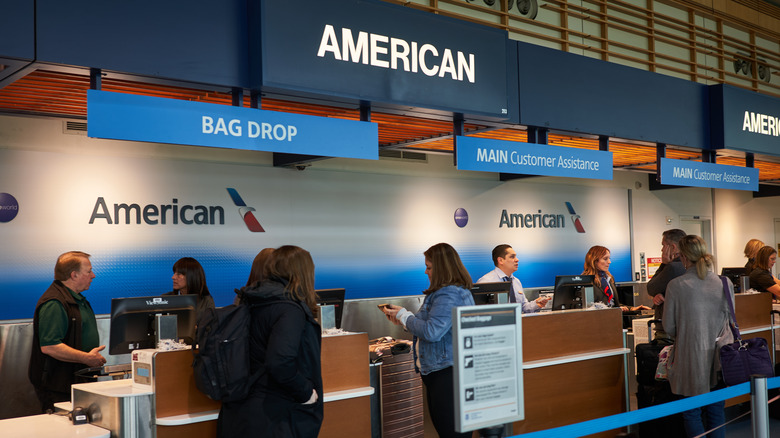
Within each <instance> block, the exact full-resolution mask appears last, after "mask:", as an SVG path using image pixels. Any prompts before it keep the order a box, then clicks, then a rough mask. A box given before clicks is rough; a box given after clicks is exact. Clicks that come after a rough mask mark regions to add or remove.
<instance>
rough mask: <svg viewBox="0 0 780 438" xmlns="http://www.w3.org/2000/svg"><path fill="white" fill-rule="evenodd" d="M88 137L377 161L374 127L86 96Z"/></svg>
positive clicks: (252, 110) (111, 95) (225, 108)
mask: <svg viewBox="0 0 780 438" xmlns="http://www.w3.org/2000/svg"><path fill="white" fill-rule="evenodd" d="M87 129H88V131H87V134H88V136H89V137H97V138H110V139H115V140H131V141H146V142H155V143H172V144H183V145H193V146H210V147H218V148H227V149H247V150H256V151H265V152H282V153H291V154H303V155H320V156H328V157H343V158H362V159H369V160H376V159H378V158H379V149H378V147H377V145H378V143H379V130H378V127H377V124H376V123H371V122H361V121H355V120H345V119H336V118H326V117H316V116H309V115H303V114H292V113H283V112H277V111H265V110H260V109H256V108H244V107H238V106H229V105H217V104H211V103H203V102H189V101H183V100H176V99H165V98H160V97H149V96H136V95H131V94H124V93H112V92H107V91H99V90H89V91H87Z"/></svg>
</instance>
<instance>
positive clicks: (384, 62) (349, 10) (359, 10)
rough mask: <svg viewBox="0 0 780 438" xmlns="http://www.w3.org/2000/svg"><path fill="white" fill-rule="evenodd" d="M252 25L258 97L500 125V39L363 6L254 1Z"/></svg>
mask: <svg viewBox="0 0 780 438" xmlns="http://www.w3.org/2000/svg"><path fill="white" fill-rule="evenodd" d="M259 17H260V20H261V23H260V24H259V26H260V28H261V29H262V36H261V40H262V41H261V43H262V49H261V50H262V65H261V73H260V74H261V81H262V82H261V83H262V85H263V87H265V88H267V89H268V88H271V89H279V90H295V91H298V92H306V93H314V94H320V95H333V96H340V97H346V98H352V99H360V100H368V101H374V102H385V103H392V104H400V105H407V106H417V107H423V108H432V109H439V110H444V111H453V112H463V113H468V114H481V115H486V116H489V117H495V118H501V119H506V118H508V112H509V110H508V105H507V65H506V58H507V42H508V39H507V35H506V32H504V31H502V30H498V29H493V28H490V27H486V26H480V25H476V24H474V23H468V22H465V21H462V20H455V19H450V18H447V17H441V16H438V15H433V14H429V13H425V12H422V11H417V10H414V9H411V8H406V7H401V6H397V5H392V4H389V3H385V2H380V1H369V0H328V1H321V0H301V1H296V2H288V1H278V0H271V1H263V3H262V10H261V12H260V14H259ZM250 27H251V26H250ZM250 45H251V44H250ZM253 74H254V75H257V73H256V72H255V73H253ZM255 79H257V77H255V78H253V80H255ZM510 98H515V99H516V96H512V97H510Z"/></svg>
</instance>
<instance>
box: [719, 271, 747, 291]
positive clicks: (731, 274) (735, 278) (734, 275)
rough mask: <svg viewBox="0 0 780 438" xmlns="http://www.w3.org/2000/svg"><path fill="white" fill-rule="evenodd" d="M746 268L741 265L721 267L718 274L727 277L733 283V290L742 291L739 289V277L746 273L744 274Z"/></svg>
mask: <svg viewBox="0 0 780 438" xmlns="http://www.w3.org/2000/svg"><path fill="white" fill-rule="evenodd" d="M745 271H746V269H745V268H744V267H743V266H740V267H738V268H723V269H721V270H720V275H722V276H724V277H728V278H729V279H730V280H731V282H732V283H734V292H743V291H741V290H739V286H740V284H741V283H740V281H739V277H740V276H741V275H747V274H745Z"/></svg>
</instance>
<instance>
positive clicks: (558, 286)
mask: <svg viewBox="0 0 780 438" xmlns="http://www.w3.org/2000/svg"><path fill="white" fill-rule="evenodd" d="M593 280H594V277H593V275H558V276H556V277H555V291H554V292H553V304H552V310H563V309H582V308H583V307H584V306H585V305H586V304H585V287H593Z"/></svg>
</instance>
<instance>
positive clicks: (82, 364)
mask: <svg viewBox="0 0 780 438" xmlns="http://www.w3.org/2000/svg"><path fill="white" fill-rule="evenodd" d="M89 257H90V256H89V254H87V253H84V252H81V251H71V252H66V253H65V254H62V255H61V256H59V258H57V264H56V265H55V267H54V282H53V283H52V284H51V286H49V288H48V289H47V290H46V292H44V294H43V296H41V298H40V299H39V300H38V304H36V306H35V317H34V319H33V346H32V351H31V353H30V367H29V369H28V376H29V378H30V382H32V384H33V386H34V387H35V392H36V394H37V395H38V399H39V400H40V401H41V410H42V412H47V411H54V403H56V402H60V401H68V400H70V386H71V385H72V384H73V383H76V377H75V375H74V373H75V372H76V371H79V370H81V369H83V368H87V367H97V366H101V365H103V364H104V363H106V359H105V358H104V357H103V356H102V355H101V354H100V351H101V350H103V349H104V348H106V346H105V345H98V344H100V337H99V335H98V330H97V321H95V313H94V312H93V311H92V306H90V305H89V302H88V301H87V300H86V298H84V296H82V295H81V293H82V292H84V291H85V290H87V289H89V285H90V283H92V279H93V278H95V274H94V273H93V272H92V263H90V261H89Z"/></svg>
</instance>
